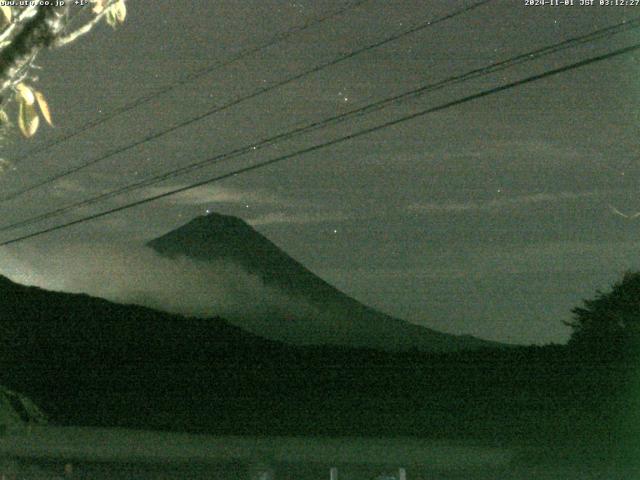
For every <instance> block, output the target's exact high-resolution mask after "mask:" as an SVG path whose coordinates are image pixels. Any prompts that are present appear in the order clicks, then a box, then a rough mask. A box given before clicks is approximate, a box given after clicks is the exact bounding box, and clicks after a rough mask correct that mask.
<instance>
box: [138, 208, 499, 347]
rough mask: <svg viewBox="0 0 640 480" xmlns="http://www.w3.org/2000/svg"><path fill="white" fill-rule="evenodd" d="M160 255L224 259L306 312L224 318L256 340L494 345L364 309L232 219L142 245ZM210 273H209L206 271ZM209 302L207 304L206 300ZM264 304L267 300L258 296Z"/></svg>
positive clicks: (194, 224)
mask: <svg viewBox="0 0 640 480" xmlns="http://www.w3.org/2000/svg"><path fill="white" fill-rule="evenodd" d="M147 245H148V246H149V247H151V248H152V249H154V250H155V251H156V252H158V253H160V254H161V255H163V256H167V257H171V258H176V257H180V256H185V257H188V258H192V259H196V260H200V261H204V262H212V263H217V264H219V262H230V263H233V264H235V265H238V266H241V267H242V268H244V269H245V270H246V271H247V272H249V273H251V274H254V275H257V276H259V277H260V279H261V280H262V281H263V282H264V284H265V285H266V286H269V287H275V288H277V289H278V290H280V291H281V292H284V293H286V294H287V295H289V296H291V298H295V299H296V300H303V301H305V302H308V304H309V305H310V306H311V307H312V308H313V313H311V314H310V313H308V312H306V313H300V312H287V313H285V314H283V313H282V312H278V311H277V310H275V309H274V310H275V311H274V312H273V313H272V314H271V315H269V316H268V318H248V317H246V316H245V317H233V316H229V315H226V316H227V317H228V320H229V321H230V322H232V323H234V324H236V325H239V326H241V327H243V328H245V329H247V330H249V331H251V332H253V333H255V334H257V335H260V336H264V337H267V338H271V339H276V340H281V341H285V342H288V343H294V344H303V345H304V344H329V345H344V346H350V347H367V348H378V349H385V350H409V349H419V350H424V351H434V352H445V351H457V350H463V349H473V348H482V347H490V346H496V345H497V344H495V343H493V342H488V341H484V340H480V339H477V338H474V337H470V336H456V335H448V334H444V333H440V332H436V331H434V330H431V329H428V328H424V327H420V326H417V325H414V324H411V323H408V322H405V321H402V320H399V319H397V318H393V317H391V316H389V315H386V314H383V313H381V312H378V311H376V310H374V309H372V308H369V307H367V306H365V305H363V304H361V303H360V302H358V301H356V300H354V299H353V298H351V297H349V296H347V295H345V294H344V293H342V292H341V291H339V290H338V289H336V288H334V287H332V286H331V285H329V284H328V283H326V282H325V281H323V280H322V279H320V278H319V277H317V276H316V275H315V274H313V273H312V272H310V271H309V270H308V269H307V268H305V267H304V266H303V265H302V264H300V263H299V262H297V261H296V260H294V259H293V258H291V257H290V256H289V255H287V254H286V253H285V252H284V251H282V250H281V249H280V248H278V247H277V246H276V245H275V244H273V243H272V242H271V241H270V240H268V239H267V238H266V237H264V236H263V235H261V234H260V233H259V232H257V231H256V230H254V229H253V228H251V227H250V226H249V225H247V224H246V223H245V222H244V221H242V220H240V219H239V218H236V217H232V216H226V215H219V214H209V215H206V216H200V217H197V218H195V219H194V220H192V221H191V222H189V223H187V224H186V225H183V226H182V227H180V228H178V229H176V230H173V231H171V232H169V233H167V234H165V235H163V236H161V237H159V238H156V239H154V240H152V241H151V242H149V243H148V244H147ZM212 268H214V267H213V266H212ZM212 301H213V299H212ZM263 301H264V303H265V304H267V305H268V304H269V303H270V299H269V298H264V300H263Z"/></svg>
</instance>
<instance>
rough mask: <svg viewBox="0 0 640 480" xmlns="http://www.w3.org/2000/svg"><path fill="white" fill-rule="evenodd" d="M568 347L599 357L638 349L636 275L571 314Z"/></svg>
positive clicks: (639, 283) (639, 287) (639, 288)
mask: <svg viewBox="0 0 640 480" xmlns="http://www.w3.org/2000/svg"><path fill="white" fill-rule="evenodd" d="M572 313H573V315H574V319H573V321H572V322H568V323H567V325H569V326H570V327H571V328H572V329H573V332H572V335H571V338H570V340H569V346H570V347H574V348H577V349H587V350H589V351H590V352H593V353H598V354H600V355H603V354H604V355H608V356H611V355H613V356H620V355H626V354H629V353H636V352H638V351H639V350H640V349H639V348H638V347H640V272H627V273H625V274H624V276H623V278H622V280H621V281H619V282H617V283H615V284H614V285H613V287H612V289H611V291H610V292H606V293H603V292H601V291H599V290H598V291H596V296H595V298H594V299H592V300H584V306H583V307H576V308H574V309H573V310H572Z"/></svg>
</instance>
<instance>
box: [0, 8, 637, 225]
mask: <svg viewBox="0 0 640 480" xmlns="http://www.w3.org/2000/svg"><path fill="white" fill-rule="evenodd" d="M638 26H640V17H636V18H635V19H632V20H630V21H623V22H620V23H618V24H615V25H612V26H608V27H605V28H602V29H599V30H596V31H593V32H590V33H588V34H584V35H581V36H578V37H573V38H570V39H567V40H564V41H562V42H560V43H556V44H553V45H549V46H546V47H542V48H538V49H535V50H532V51H529V52H526V53H522V54H519V55H516V56H514V57H511V58H508V59H505V60H502V61H499V62H496V63H493V64H490V65H488V66H485V67H482V68H476V69H473V70H471V71H468V72H466V73H464V74H461V75H456V76H453V77H449V78H447V79H444V80H441V81H438V82H435V83H431V84H427V85H424V86H421V87H418V88H416V89H413V90H410V91H408V92H405V93H402V94H399V95H394V96H392V97H388V98H385V99H382V100H379V101H377V102H374V103H372V104H369V105H365V106H363V107H360V108H357V109H355V110H351V111H349V112H345V113H342V114H339V115H335V116H333V117H329V118H327V119H324V120H320V121H315V122H312V123H310V124H307V125H305V126H303V127H298V128H295V129H293V130H290V131H287V132H284V133H281V134H278V135H275V136H272V137H269V138H266V139H263V140H260V141H258V142H256V143H252V144H249V145H245V146H243V147H240V148H236V149H234V150H231V151H229V152H226V153H223V154H219V155H216V156H215V157H212V158H209V159H206V160H203V161H199V162H196V163H192V164H190V165H186V166H184V167H180V168H178V169H174V170H170V171H168V172H165V173H162V174H159V175H155V176H153V177H150V178H146V179H143V180H140V181H137V182H134V183H131V184H129V185H125V186H123V187H121V188H119V189H116V190H111V191H108V192H105V193H102V194H100V195H97V196H95V197H92V198H89V199H85V200H81V201H79V202H75V203H71V204H68V205H65V206H63V207H60V208H58V209H55V210H52V211H49V212H45V213H43V214H40V215H37V216H35V217H31V218H27V219H25V220H21V221H19V222H15V223H12V224H9V225H6V226H3V227H0V232H3V231H7V230H11V229H14V228H17V227H22V226H27V225H31V224H34V223H38V222H40V221H42V220H47V219H49V218H52V217H56V216H59V215H61V214H63V213H66V212H68V211H71V210H74V209H76V208H80V207H85V206H89V205H92V204H94V203H97V202H100V201H103V200H107V199H109V198H113V197H115V196H118V195H121V194H123V193H127V192H130V191H133V190H137V189H139V188H142V187H146V186H150V185H155V184H157V183H160V182H162V181H164V180H167V179H169V178H174V177H177V176H180V175H184V174H186V173H190V172H192V171H195V170H198V169H201V168H204V167H206V166H209V165H212V164H217V163H220V162H221V161H223V160H229V159H231V158H235V157H238V156H242V155H245V154H247V153H253V152H255V151H257V150H260V149H262V148H265V147H267V146H269V145H271V144H273V143H274V142H276V141H281V140H286V139H289V138H292V137H295V136H297V135H300V134H303V133H307V132H311V131H313V130H316V129H319V128H323V127H326V126H328V125H331V124H335V123H338V122H343V121H346V120H348V119H351V118H354V117H359V116H362V115H365V114H368V113H372V112H374V111H378V110H381V109H383V108H385V107H387V106H388V105H390V104H392V103H395V102H398V101H402V100H406V99H409V98H415V97H418V96H420V95H424V94H425V93H428V92H432V91H435V90H439V89H442V88H444V87H446V86H449V85H453V84H457V83H461V82H463V81H468V80H471V79H474V78H478V77H481V76H485V75H489V74H492V73H495V72H498V71H501V70H504V69H507V68H510V67H512V66H514V65H518V64H522V63H525V62H529V61H533V60H535V59H538V58H540V57H542V56H546V55H550V54H552V53H557V52H559V51H561V50H565V49H567V48H571V47H574V46H576V45H580V44H583V43H586V42H591V41H594V40H599V39H602V38H608V37H611V36H613V35H615V34H617V33H620V32H622V31H626V30H628V29H630V28H637V27H638Z"/></svg>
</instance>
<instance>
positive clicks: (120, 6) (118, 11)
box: [111, 0, 127, 23]
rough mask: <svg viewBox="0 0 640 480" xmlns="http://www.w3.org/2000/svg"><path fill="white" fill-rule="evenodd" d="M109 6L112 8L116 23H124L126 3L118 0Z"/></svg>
mask: <svg viewBox="0 0 640 480" xmlns="http://www.w3.org/2000/svg"><path fill="white" fill-rule="evenodd" d="M111 8H113V11H114V13H115V16H116V20H117V21H118V23H124V19H125V18H127V4H126V3H124V0H119V1H118V2H116V3H115V4H114V5H113V7H111Z"/></svg>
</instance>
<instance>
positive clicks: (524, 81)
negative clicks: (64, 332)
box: [0, 43, 640, 246]
mask: <svg viewBox="0 0 640 480" xmlns="http://www.w3.org/2000/svg"><path fill="white" fill-rule="evenodd" d="M638 49H640V43H637V44H635V45H631V46H628V47H625V48H621V49H618V50H614V51H613V52H609V53H606V54H604V55H598V56H595V57H590V58H588V59H586V60H581V61H579V62H575V63H572V64H569V65H565V66H563V67H560V68H556V69H553V70H549V71H546V72H543V73H540V74H537V75H532V76H530V77H527V78H524V79H521V80H517V81H514V82H511V83H507V84H505V85H500V86H498V87H493V88H490V89H487V90H483V91H482V92H479V93H475V94H473V95H468V96H466V97H463V98H460V99H457V100H452V101H449V102H447V103H444V104H441V105H438V106H436V107H431V108H428V109H425V110H421V111H419V112H415V113H413V114H410V115H405V116H403V117H400V118H397V119H395V120H390V121H388V122H385V123H382V124H380V125H377V126H375V127H370V128H367V129H364V130H360V131H358V132H355V133H352V134H349V135H345V136H343V137H339V138H336V139H333V140H330V141H327V142H323V143H319V144H316V145H313V146H311V147H306V148H304V149H301V150H298V151H296V152H293V153H289V154H286V155H282V156H280V157H276V158H272V159H270V160H266V161H264V162H259V163H256V164H254V165H250V166H247V167H244V168H240V169H237V170H234V171H233V172H229V173H225V174H223V175H218V176H215V177H211V178H208V179H206V180H201V181H199V182H196V183H192V184H190V185H187V186H184V187H180V188H176V189H174V190H171V191H169V192H165V193H161V194H158V195H154V196H152V197H148V198H144V199H141V200H137V201H135V202H131V203H128V204H125V205H121V206H119V207H115V208H112V209H109V210H106V211H103V212H99V213H94V214H92V215H88V216H86V217H83V218H80V219H77V220H73V221H70V222H67V223H63V224H59V225H56V226H53V227H49V228H46V229H43V230H39V231H37V232H33V233H30V234H27V235H23V236H20V237H16V238H13V239H10V240H6V241H4V242H2V243H0V246H6V245H10V244H13V243H17V242H20V241H24V240H26V239H29V238H33V237H37V236H40V235H44V234H46V233H50V232H54V231H56V230H61V229H63V228H68V227H71V226H73V225H78V224H81V223H85V222H88V221H90V220H94V219H97V218H100V217H104V216H107V215H111V214H113V213H116V212H120V211H123V210H127V209H129V208H133V207H136V206H139V205H143V204H146V203H150V202H153V201H156V200H160V199H162V198H166V197H169V196H172V195H176V194H178V193H182V192H186V191H188V190H193V189H195V188H198V187H201V186H203V185H208V184H211V183H215V182H218V181H221V180H224V179H227V178H230V177H233V176H236V175H239V174H243V173H247V172H250V171H254V170H258V169H260V168H264V167H267V166H269V165H273V164H275V163H279V162H282V161H284V160H288V159H290V158H294V157H297V156H300V155H305V154H307V153H311V152H314V151H316V150H320V149H323V148H327V147H330V146H332V145H337V144H339V143H342V142H346V141H349V140H352V139H354V138H357V137H361V136H363V135H368V134H370V133H374V132H377V131H379V130H382V129H385V128H389V127H392V126H394V125H398V124H400V123H404V122H407V121H409V120H414V119H416V118H419V117H423V116H425V115H427V114H430V113H435V112H439V111H442V110H446V109H449V108H452V107H455V106H457V105H461V104H464V103H467V102H470V101H472V100H477V99H479V98H483V97H487V96H489V95H493V94H496V93H499V92H503V91H505V90H509V89H512V88H515V87H519V86H521V85H525V84H527V83H531V82H535V81H538V80H541V79H543V78H547V77H550V76H553V75H558V74H560V73H563V72H567V71H569V70H574V69H576V68H580V67H583V66H586V65H590V64H592V63H596V62H600V61H603V60H607V59H610V58H614V57H617V56H620V55H624V54H626V53H630V52H632V51H635V50H638Z"/></svg>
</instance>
